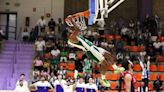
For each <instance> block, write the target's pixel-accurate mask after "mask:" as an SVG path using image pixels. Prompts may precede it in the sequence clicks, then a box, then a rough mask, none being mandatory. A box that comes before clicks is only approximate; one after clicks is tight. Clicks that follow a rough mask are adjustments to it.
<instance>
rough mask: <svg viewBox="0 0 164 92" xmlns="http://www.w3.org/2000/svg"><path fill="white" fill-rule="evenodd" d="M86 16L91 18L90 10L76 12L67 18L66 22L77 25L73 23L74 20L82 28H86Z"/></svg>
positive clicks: (69, 24)
mask: <svg viewBox="0 0 164 92" xmlns="http://www.w3.org/2000/svg"><path fill="white" fill-rule="evenodd" d="M85 18H89V11H84V12H80V13H76V14H74V15H70V16H68V17H67V18H66V19H65V22H66V23H67V25H68V26H70V27H73V26H75V25H74V24H73V23H72V22H74V23H75V24H76V26H77V27H78V28H79V29H80V30H86V29H87V25H86V22H85Z"/></svg>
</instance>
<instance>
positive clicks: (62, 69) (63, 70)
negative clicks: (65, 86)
mask: <svg viewBox="0 0 164 92" xmlns="http://www.w3.org/2000/svg"><path fill="white" fill-rule="evenodd" d="M66 73H67V71H66V70H65V69H64V68H63V66H60V68H59V70H58V71H57V74H58V75H61V76H62V78H64V77H65V75H66Z"/></svg>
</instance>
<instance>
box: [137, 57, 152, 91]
mask: <svg viewBox="0 0 164 92" xmlns="http://www.w3.org/2000/svg"><path fill="white" fill-rule="evenodd" d="M139 62H140V66H141V68H142V81H143V83H144V86H143V92H147V91H148V82H149V67H150V57H149V56H148V61H147V63H143V61H141V59H140V58H139Z"/></svg>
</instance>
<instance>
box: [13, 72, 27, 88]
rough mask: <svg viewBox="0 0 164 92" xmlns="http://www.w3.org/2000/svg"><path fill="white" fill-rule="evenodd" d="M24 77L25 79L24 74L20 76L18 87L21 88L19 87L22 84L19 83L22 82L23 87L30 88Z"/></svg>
mask: <svg viewBox="0 0 164 92" xmlns="http://www.w3.org/2000/svg"><path fill="white" fill-rule="evenodd" d="M24 77H25V74H23V73H22V74H21V75H20V79H19V80H18V81H17V83H16V86H19V85H20V83H19V81H20V80H21V81H22V82H23V85H24V86H28V83H27V81H26V80H25V78H24Z"/></svg>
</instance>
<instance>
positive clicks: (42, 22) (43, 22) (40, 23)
mask: <svg viewBox="0 0 164 92" xmlns="http://www.w3.org/2000/svg"><path fill="white" fill-rule="evenodd" d="M36 24H37V26H38V28H39V35H40V33H41V31H43V30H45V27H46V20H45V19H44V16H41V18H40V19H39V20H38V21H37V23H36Z"/></svg>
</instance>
